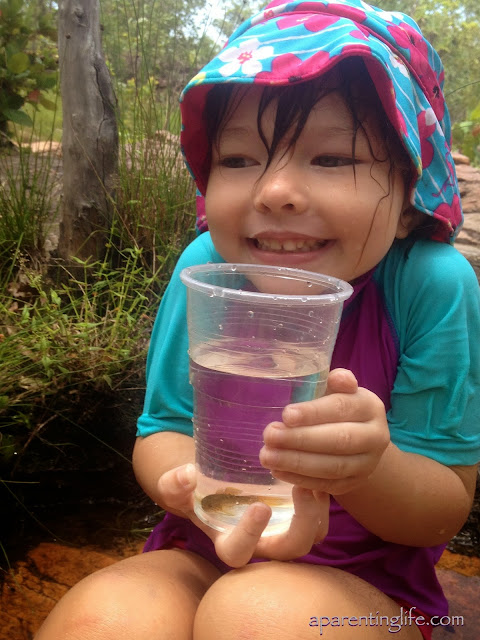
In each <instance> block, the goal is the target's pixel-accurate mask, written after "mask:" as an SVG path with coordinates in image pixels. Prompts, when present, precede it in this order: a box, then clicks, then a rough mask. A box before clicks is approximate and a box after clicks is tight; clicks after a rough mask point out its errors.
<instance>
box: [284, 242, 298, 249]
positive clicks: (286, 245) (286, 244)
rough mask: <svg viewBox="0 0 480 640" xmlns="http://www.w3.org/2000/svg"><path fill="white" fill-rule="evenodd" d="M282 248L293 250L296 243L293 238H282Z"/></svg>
mask: <svg viewBox="0 0 480 640" xmlns="http://www.w3.org/2000/svg"><path fill="white" fill-rule="evenodd" d="M283 248H284V249H285V251H295V249H296V248H297V243H296V242H295V241H294V240H284V242H283Z"/></svg>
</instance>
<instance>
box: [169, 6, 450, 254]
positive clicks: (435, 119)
mask: <svg viewBox="0 0 480 640" xmlns="http://www.w3.org/2000/svg"><path fill="white" fill-rule="evenodd" d="M351 56H356V57H358V56H359V57H361V58H362V59H363V61H364V62H365V65H366V67H367V69H368V72H369V74H370V76H371V78H372V80H373V82H374V84H375V87H376V90H377V93H378V95H379V98H380V100H381V102H382V104H383V107H384V110H385V112H386V114H387V116H388V118H389V119H390V121H391V122H392V124H393V126H394V127H395V129H396V131H397V132H398V134H399V137H400V139H401V141H402V142H403V144H404V146H405V149H406V150H407V152H408V154H409V156H410V159H411V162H412V165H413V167H414V169H415V172H416V179H415V180H414V184H413V186H412V189H411V194H410V201H411V204H412V205H413V206H414V207H415V208H416V209H418V210H419V211H422V212H424V213H426V214H428V215H430V216H433V217H434V218H436V219H437V220H439V221H440V222H441V223H442V224H441V225H438V230H437V231H436V232H435V236H434V237H433V239H435V240H439V241H442V242H453V240H454V238H455V235H456V233H457V232H458V230H459V228H460V226H461V223H462V209H461V202H460V194H459V189H458V182H457V178H456V174H455V166H454V162H453V159H452V155H451V146H450V145H451V128H450V118H449V114H448V109H447V107H446V104H445V99H444V94H443V81H444V71H443V66H442V63H441V60H440V58H439V57H438V55H437V53H436V51H435V50H434V49H433V47H432V46H431V45H430V43H429V42H428V41H427V40H426V39H425V38H424V37H423V35H422V33H421V31H420V29H419V28H418V26H417V25H416V23H415V22H414V21H413V20H412V19H411V18H409V17H408V16H406V15H404V14H402V13H398V12H387V11H383V10H381V9H378V8H376V7H373V6H370V5H368V4H366V3H365V2H363V0H345V1H342V0H337V1H336V2H333V1H330V0H312V1H310V2H301V1H298V0H297V1H294V2H286V3H285V2H279V1H278V0H275V1H274V2H271V3H270V4H269V5H268V6H267V7H266V8H265V9H264V10H263V11H261V12H260V13H258V14H257V15H255V16H253V17H252V18H250V19H249V20H247V21H246V22H244V23H243V24H242V25H241V26H240V27H239V28H238V29H237V30H236V31H235V33H234V34H233V35H232V36H231V38H230V39H229V41H228V42H227V44H226V45H225V47H224V48H223V50H222V51H221V52H220V53H219V54H218V55H217V56H216V57H215V58H214V59H213V60H212V61H211V62H209V63H208V64H207V65H206V66H205V67H204V68H203V69H202V70H201V71H200V72H199V73H198V74H197V75H196V76H195V77H194V78H193V79H192V80H191V81H190V82H189V83H188V85H187V86H186V87H185V89H184V91H183V92H182V95H181V98H180V102H181V105H180V106H181V111H182V133H181V144H182V150H183V153H184V157H185V160H186V162H187V165H188V167H189V169H190V171H191V173H192V175H193V177H194V178H195V180H196V183H197V187H198V189H199V191H200V193H201V194H205V189H206V185H207V181H208V173H209V154H210V150H209V148H208V141H207V137H206V132H205V125H204V113H203V112H204V106H205V99H206V95H207V93H208V91H209V90H210V89H211V87H212V85H217V84H221V83H232V82H233V83H237V84H244V85H248V84H258V85H264V86H267V85H270V86H275V85H276V86H285V85H290V84H296V83H300V82H306V81H308V80H311V79H314V78H318V77H319V76H321V75H323V74H324V73H325V72H327V71H329V70H330V69H331V68H333V67H334V66H335V65H336V64H337V63H338V62H339V61H340V60H344V59H346V58H348V57H351ZM198 226H199V228H200V229H201V230H202V228H205V221H204V219H203V218H202V217H201V218H200V219H199V221H198Z"/></svg>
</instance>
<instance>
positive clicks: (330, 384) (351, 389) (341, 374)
mask: <svg viewBox="0 0 480 640" xmlns="http://www.w3.org/2000/svg"><path fill="white" fill-rule="evenodd" d="M357 389H358V382H357V379H356V378H355V376H354V375H353V373H352V372H351V371H350V370H349V369H334V370H333V371H330V373H329V374H328V380H327V389H326V391H325V395H329V394H331V393H355V391H356V390H357Z"/></svg>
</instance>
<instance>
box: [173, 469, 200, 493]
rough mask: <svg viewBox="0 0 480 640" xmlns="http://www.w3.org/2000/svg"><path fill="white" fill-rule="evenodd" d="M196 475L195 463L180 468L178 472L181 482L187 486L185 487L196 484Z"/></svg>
mask: <svg viewBox="0 0 480 640" xmlns="http://www.w3.org/2000/svg"><path fill="white" fill-rule="evenodd" d="M195 476H196V470H195V465H193V464H187V465H186V466H185V467H182V468H181V469H179V471H178V473H177V478H178V480H179V482H180V484H181V485H182V486H183V487H185V489H189V488H190V487H193V485H194V484H195Z"/></svg>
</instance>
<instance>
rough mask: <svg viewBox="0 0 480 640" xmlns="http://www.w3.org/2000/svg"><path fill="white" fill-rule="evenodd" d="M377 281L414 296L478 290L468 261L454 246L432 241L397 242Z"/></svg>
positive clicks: (379, 270)
mask: <svg viewBox="0 0 480 640" xmlns="http://www.w3.org/2000/svg"><path fill="white" fill-rule="evenodd" d="M377 271H378V273H377V274H376V275H377V279H380V280H383V284H384V286H387V288H388V285H389V284H390V285H394V286H395V287H397V288H400V289H402V290H405V291H410V292H411V293H413V292H417V293H420V292H422V295H423V294H425V293H428V292H431V293H434V292H436V291H442V292H444V293H446V292H447V291H449V290H455V291H457V292H458V290H459V289H470V290H472V289H473V290H475V289H478V280H477V277H476V275H475V272H474V270H473V268H472V266H471V265H470V263H469V262H468V260H467V259H466V258H465V257H464V256H463V255H462V254H461V253H460V252H459V251H457V249H455V248H454V247H453V246H451V245H448V244H445V243H441V242H435V241H433V240H418V241H416V242H415V243H414V244H413V245H408V244H407V243H406V242H404V241H400V242H396V243H395V244H394V245H393V246H392V248H391V249H390V251H389V252H388V254H387V255H386V256H385V258H384V260H383V261H382V262H381V263H380V265H379V268H378V270H377Z"/></svg>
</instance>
